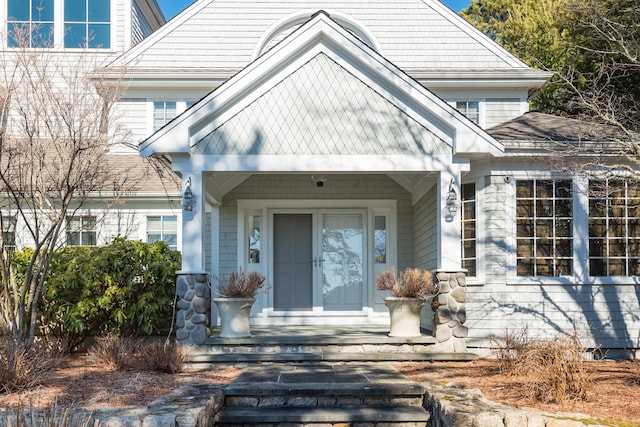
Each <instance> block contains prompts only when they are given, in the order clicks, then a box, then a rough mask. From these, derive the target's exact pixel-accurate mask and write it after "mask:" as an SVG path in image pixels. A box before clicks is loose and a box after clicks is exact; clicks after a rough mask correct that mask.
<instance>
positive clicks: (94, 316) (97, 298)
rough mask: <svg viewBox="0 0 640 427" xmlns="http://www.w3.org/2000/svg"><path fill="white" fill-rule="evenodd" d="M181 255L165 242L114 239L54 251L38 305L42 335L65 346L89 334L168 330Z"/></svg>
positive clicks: (81, 339) (149, 332)
mask: <svg viewBox="0 0 640 427" xmlns="http://www.w3.org/2000/svg"><path fill="white" fill-rule="evenodd" d="M179 269H180V253H179V252H177V251H172V250H170V249H169V247H168V246H167V245H166V243H164V242H156V243H143V242H140V241H131V240H126V239H124V238H121V237H118V238H116V239H114V240H113V242H112V243H111V244H109V245H107V246H102V247H82V246H67V247H65V248H62V249H60V250H59V251H57V252H56V254H55V255H54V257H53V261H52V263H51V268H50V271H49V274H48V276H47V279H46V283H45V287H44V292H43V296H42V298H41V304H40V314H41V324H42V325H43V331H44V333H45V334H47V335H49V336H55V337H58V338H60V339H63V340H65V341H66V342H67V346H68V348H67V350H68V351H71V350H73V349H74V348H75V347H77V346H79V345H80V344H81V343H82V342H83V341H84V340H85V339H86V338H87V337H89V336H99V335H105V334H110V333H111V334H116V335H120V336H129V335H142V334H151V333H154V332H156V331H158V330H160V329H162V328H165V327H168V326H169V324H170V321H171V318H172V313H173V302H174V293H175V272H176V271H177V270H179Z"/></svg>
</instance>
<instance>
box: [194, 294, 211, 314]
mask: <svg viewBox="0 0 640 427" xmlns="http://www.w3.org/2000/svg"><path fill="white" fill-rule="evenodd" d="M192 304H193V310H194V311H195V312H196V313H198V314H208V313H209V309H210V308H211V303H210V302H209V300H208V299H204V298H196V299H194V300H193V302H192Z"/></svg>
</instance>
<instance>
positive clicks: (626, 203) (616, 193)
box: [589, 179, 640, 276]
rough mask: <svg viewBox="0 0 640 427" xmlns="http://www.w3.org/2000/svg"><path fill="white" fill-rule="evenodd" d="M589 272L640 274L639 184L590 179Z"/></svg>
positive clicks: (597, 274)
mask: <svg viewBox="0 0 640 427" xmlns="http://www.w3.org/2000/svg"><path fill="white" fill-rule="evenodd" d="M589 275H590V276H639V275H640V186H639V185H638V183H636V182H633V181H626V180H622V179H605V180H590V181H589Z"/></svg>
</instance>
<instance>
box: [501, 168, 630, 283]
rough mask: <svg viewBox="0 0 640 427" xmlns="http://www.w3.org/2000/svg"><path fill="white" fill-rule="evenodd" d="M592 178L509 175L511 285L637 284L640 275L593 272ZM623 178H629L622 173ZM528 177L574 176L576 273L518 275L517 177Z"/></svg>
mask: <svg viewBox="0 0 640 427" xmlns="http://www.w3.org/2000/svg"><path fill="white" fill-rule="evenodd" d="M589 178H593V177H588V176H584V175H559V174H553V173H545V172H529V173H527V172H521V173H516V174H513V175H511V176H507V177H505V181H508V183H506V184H505V202H506V205H507V207H508V208H507V211H506V212H505V213H506V227H505V233H506V238H505V244H506V276H507V284H508V285H635V284H637V282H638V280H639V279H640V276H589V248H588V235H589V209H588V206H589V199H588V182H589ZM620 178H626V177H624V176H620ZM526 179H537V180H540V179H570V180H572V182H573V184H572V188H573V275H571V276H561V277H547V276H518V275H517V271H516V268H517V253H516V251H517V239H516V181H517V180H526Z"/></svg>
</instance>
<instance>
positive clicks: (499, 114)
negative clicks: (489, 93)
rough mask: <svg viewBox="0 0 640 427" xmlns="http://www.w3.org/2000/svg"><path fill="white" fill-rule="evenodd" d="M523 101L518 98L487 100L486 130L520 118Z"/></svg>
mask: <svg viewBox="0 0 640 427" xmlns="http://www.w3.org/2000/svg"><path fill="white" fill-rule="evenodd" d="M522 102H523V100H521V99H518V98H487V100H486V101H485V128H487V129H488V128H490V127H493V126H496V125H499V124H501V123H504V122H506V121H509V120H511V119H515V118H516V117H518V116H520V115H521V114H522V113H524V111H522Z"/></svg>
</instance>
